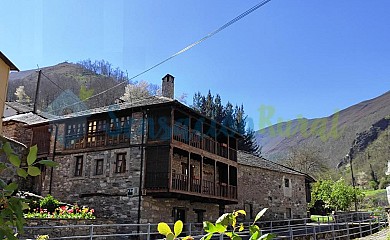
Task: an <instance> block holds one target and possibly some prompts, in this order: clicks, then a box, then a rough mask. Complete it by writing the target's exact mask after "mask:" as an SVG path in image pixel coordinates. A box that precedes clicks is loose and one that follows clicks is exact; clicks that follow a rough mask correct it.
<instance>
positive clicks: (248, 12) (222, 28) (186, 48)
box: [48, 0, 271, 113]
mask: <svg viewBox="0 0 390 240" xmlns="http://www.w3.org/2000/svg"><path fill="white" fill-rule="evenodd" d="M270 1H271V0H264V1H261V2H260V3H258V4H256V5H254V6H253V7H251V8H249V9H248V10H246V11H245V12H243V13H241V14H240V15H238V16H237V17H235V18H233V19H232V20H230V21H229V22H227V23H225V24H224V25H222V26H221V27H219V28H218V29H216V30H214V31H212V32H210V33H209V34H207V35H206V36H205V37H203V38H201V39H199V40H198V41H196V42H194V43H192V44H190V45H188V46H187V47H185V48H183V49H182V50H180V51H178V52H176V53H175V54H173V55H171V56H170V57H168V58H166V59H164V60H163V61H161V62H159V63H157V64H155V65H153V66H151V67H149V68H147V69H146V70H144V71H142V72H140V73H138V74H136V75H134V76H133V77H131V78H129V79H128V82H129V81H131V80H133V79H135V78H137V77H139V76H141V75H143V74H145V73H147V72H149V71H150V70H152V69H154V68H156V67H158V66H160V65H162V64H163V63H165V62H167V61H169V60H171V59H172V58H175V57H177V56H178V55H180V54H182V53H184V52H186V51H188V50H190V49H191V48H193V47H195V46H196V45H198V44H200V43H202V42H204V41H206V40H207V39H209V38H211V37H213V36H214V35H216V34H217V33H219V32H221V31H222V30H224V29H226V28H227V27H229V26H231V25H233V24H234V23H236V22H238V21H239V20H241V19H242V18H244V17H246V16H247V15H249V14H250V13H252V12H254V11H256V10H257V9H259V8H260V7H262V6H264V5H265V4H267V3H268V2H270ZM128 82H121V83H118V84H117V85H114V86H112V87H110V88H107V89H106V90H104V91H102V92H100V93H97V94H94V95H92V96H90V97H88V98H86V99H84V101H87V100H89V99H91V98H94V97H97V96H99V95H101V94H104V93H106V92H108V91H110V90H112V89H114V88H116V87H118V86H121V85H123V84H124V83H128ZM80 102H83V101H79V102H76V103H73V104H70V105H67V106H65V107H70V106H73V105H76V104H79V103H80ZM54 111H56V110H52V111H49V112H48V113H51V112H54Z"/></svg>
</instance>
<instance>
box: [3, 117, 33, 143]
mask: <svg viewBox="0 0 390 240" xmlns="http://www.w3.org/2000/svg"><path fill="white" fill-rule="evenodd" d="M2 135H3V136H4V137H8V138H11V139H14V140H16V141H18V142H21V143H23V144H24V145H26V146H30V144H31V139H32V129H31V128H28V127H27V126H26V124H24V123H20V122H3V133H2Z"/></svg>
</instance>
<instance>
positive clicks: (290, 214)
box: [286, 208, 292, 219]
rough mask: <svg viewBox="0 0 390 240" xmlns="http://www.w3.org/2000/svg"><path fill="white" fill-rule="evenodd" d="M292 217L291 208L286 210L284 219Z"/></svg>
mask: <svg viewBox="0 0 390 240" xmlns="http://www.w3.org/2000/svg"><path fill="white" fill-rule="evenodd" d="M291 216H292V212H291V208H286V218H288V219H290V218H291Z"/></svg>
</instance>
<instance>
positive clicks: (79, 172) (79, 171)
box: [74, 156, 83, 177]
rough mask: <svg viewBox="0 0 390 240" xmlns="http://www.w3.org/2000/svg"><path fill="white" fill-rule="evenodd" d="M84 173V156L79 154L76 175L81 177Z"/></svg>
mask: <svg viewBox="0 0 390 240" xmlns="http://www.w3.org/2000/svg"><path fill="white" fill-rule="evenodd" d="M82 175H83V156H77V157H76V165H75V172H74V176H75V177H79V176H82Z"/></svg>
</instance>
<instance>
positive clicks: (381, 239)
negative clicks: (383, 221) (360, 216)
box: [359, 228, 390, 240]
mask: <svg viewBox="0 0 390 240" xmlns="http://www.w3.org/2000/svg"><path fill="white" fill-rule="evenodd" d="M389 233H390V231H389V229H388V228H386V229H383V230H382V231H380V232H377V233H375V234H372V235H370V236H367V237H364V238H359V240H386V239H387V236H388V234H389Z"/></svg>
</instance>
